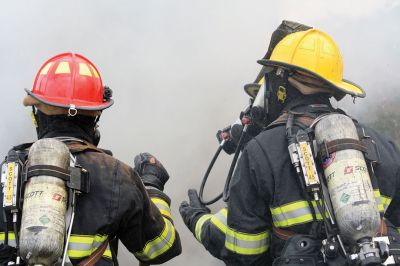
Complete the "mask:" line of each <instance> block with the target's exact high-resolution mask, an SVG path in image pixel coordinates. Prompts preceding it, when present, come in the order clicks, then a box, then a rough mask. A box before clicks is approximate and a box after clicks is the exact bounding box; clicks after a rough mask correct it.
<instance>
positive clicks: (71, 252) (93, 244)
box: [68, 234, 112, 259]
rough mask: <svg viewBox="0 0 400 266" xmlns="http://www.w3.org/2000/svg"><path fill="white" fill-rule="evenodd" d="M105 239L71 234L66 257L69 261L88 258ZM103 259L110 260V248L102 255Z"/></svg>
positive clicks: (103, 237)
mask: <svg viewBox="0 0 400 266" xmlns="http://www.w3.org/2000/svg"><path fill="white" fill-rule="evenodd" d="M106 239H107V236H106V235H95V236H90V235H75V234H72V235H71V237H70V238H69V243H68V256H69V257H70V258H71V259H81V258H84V257H88V256H90V255H91V254H92V253H93V252H94V251H95V250H96V249H97V248H98V247H99V246H101V244H102V243H103V242H104V241H105V240H106ZM103 257H106V258H112V255H111V250H110V246H109V245H107V249H106V250H105V251H104V253H103Z"/></svg>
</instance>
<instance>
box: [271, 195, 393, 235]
mask: <svg viewBox="0 0 400 266" xmlns="http://www.w3.org/2000/svg"><path fill="white" fill-rule="evenodd" d="M374 195H375V200H376V202H377V204H378V209H379V211H380V212H381V213H384V212H385V211H386V209H387V208H388V206H389V204H390V202H391V200H392V199H391V198H389V197H386V196H382V195H381V194H380V192H379V189H375V190H374ZM312 205H313V207H314V211H315V214H316V218H317V220H318V221H322V216H321V213H320V212H319V210H318V208H316V206H317V204H316V202H315V201H312ZM271 214H272V220H273V223H274V226H275V227H290V226H294V225H298V224H304V223H309V222H312V221H313V216H312V212H311V210H310V207H309V204H308V202H307V201H305V200H300V201H295V202H290V203H286V204H284V205H281V206H277V207H274V208H271ZM325 215H326V217H327V218H329V215H328V213H325Z"/></svg>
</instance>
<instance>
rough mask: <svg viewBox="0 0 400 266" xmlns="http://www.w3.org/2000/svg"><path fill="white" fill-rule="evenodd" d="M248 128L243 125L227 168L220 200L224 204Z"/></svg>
mask: <svg viewBox="0 0 400 266" xmlns="http://www.w3.org/2000/svg"><path fill="white" fill-rule="evenodd" d="M248 127H249V125H248V124H245V126H244V127H243V131H242V135H241V136H240V139H239V142H238V145H237V147H236V150H235V155H234V157H233V160H232V163H231V167H230V168H229V172H228V176H227V177H226V182H225V186H224V191H223V193H222V195H223V197H222V200H223V201H225V202H227V201H228V200H229V196H230V195H229V187H230V184H231V179H232V175H233V171H234V170H235V166H236V162H237V160H238V158H239V154H240V152H241V150H242V145H243V140H244V139H245V137H246V133H247V129H248Z"/></svg>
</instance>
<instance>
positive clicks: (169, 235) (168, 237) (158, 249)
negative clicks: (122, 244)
mask: <svg viewBox="0 0 400 266" xmlns="http://www.w3.org/2000/svg"><path fill="white" fill-rule="evenodd" d="M164 222H165V225H164V229H163V231H162V232H161V234H160V235H159V236H157V237H155V238H154V239H152V240H150V241H149V242H147V243H146V245H145V246H144V248H143V250H142V251H140V252H135V253H134V254H135V256H136V257H138V258H139V259H141V260H144V261H147V260H151V259H154V258H156V257H158V256H160V255H162V254H164V253H165V252H167V251H168V250H169V249H170V248H171V247H172V245H173V244H174V242H175V228H174V226H173V225H172V223H171V222H170V221H169V220H168V219H166V218H164Z"/></svg>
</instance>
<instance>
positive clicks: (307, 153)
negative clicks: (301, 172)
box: [300, 142, 318, 185]
mask: <svg viewBox="0 0 400 266" xmlns="http://www.w3.org/2000/svg"><path fill="white" fill-rule="evenodd" d="M300 151H301V153H302V157H303V159H304V168H305V170H306V172H307V173H306V174H307V177H308V183H309V184H310V185H313V184H318V180H317V177H316V176H315V173H314V159H313V157H312V153H311V149H310V147H309V146H308V143H306V142H302V143H300Z"/></svg>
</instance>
